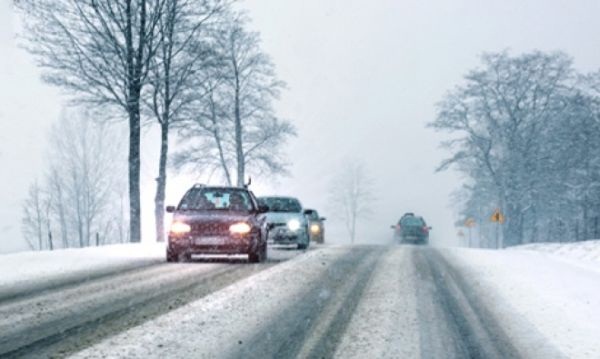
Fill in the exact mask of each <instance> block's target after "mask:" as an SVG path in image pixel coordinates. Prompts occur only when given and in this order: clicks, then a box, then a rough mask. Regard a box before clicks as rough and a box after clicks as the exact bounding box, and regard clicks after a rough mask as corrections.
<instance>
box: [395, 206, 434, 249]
mask: <svg viewBox="0 0 600 359" xmlns="http://www.w3.org/2000/svg"><path fill="white" fill-rule="evenodd" d="M392 229H394V239H395V240H396V241H398V242H400V243H413V244H428V243H429V231H430V230H431V227H429V226H428V225H427V223H425V220H424V219H423V217H420V216H415V215H414V213H410V212H409V213H405V214H404V215H403V216H402V218H400V220H399V221H398V223H397V224H396V225H394V226H392Z"/></svg>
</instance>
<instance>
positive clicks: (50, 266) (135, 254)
mask: <svg viewBox="0 0 600 359" xmlns="http://www.w3.org/2000/svg"><path fill="white" fill-rule="evenodd" d="M164 256H165V245H164V244H133V243H131V244H115V245H108V246H101V247H88V248H73V249H61V250H56V251H38V252H18V253H11V254H1V255H0V299H2V298H6V297H10V296H11V295H13V294H16V293H23V292H28V291H33V290H38V289H40V288H45V287H52V286H56V285H61V284H64V283H68V282H72V281H76V280H81V279H86V278H88V277H89V278H91V277H98V276H101V275H104V274H109V273H113V272H118V271H123V270H127V269H133V268H137V267H141V266H144V265H149V264H152V263H157V262H160V261H164Z"/></svg>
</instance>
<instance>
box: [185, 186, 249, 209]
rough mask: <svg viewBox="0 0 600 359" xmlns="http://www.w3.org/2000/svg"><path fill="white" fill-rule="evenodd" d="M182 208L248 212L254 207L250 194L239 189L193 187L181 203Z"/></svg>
mask: <svg viewBox="0 0 600 359" xmlns="http://www.w3.org/2000/svg"><path fill="white" fill-rule="evenodd" d="M179 209H180V210H205V211H210V210H226V211H234V212H240V211H241V212H248V211H251V210H252V209H253V204H252V200H251V198H250V196H249V194H248V193H247V192H246V191H243V190H237V189H228V188H225V189H222V188H218V189H211V188H202V189H193V190H191V191H189V192H188V193H187V194H186V195H185V196H184V197H183V199H182V200H181V203H180V204H179Z"/></svg>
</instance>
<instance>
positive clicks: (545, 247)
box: [508, 240, 600, 271]
mask: <svg viewBox="0 0 600 359" xmlns="http://www.w3.org/2000/svg"><path fill="white" fill-rule="evenodd" d="M508 249H509V250H511V251H512V250H526V251H536V252H541V253H545V254H548V255H549V256H550V257H551V258H555V259H560V260H563V261H567V262H569V263H571V264H575V265H578V266H582V267H586V268H588V269H593V270H598V271H600V240H589V241H582V242H569V243H531V244H524V245H520V246H516V247H510V248H508Z"/></svg>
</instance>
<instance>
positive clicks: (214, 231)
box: [192, 223, 229, 236]
mask: <svg viewBox="0 0 600 359" xmlns="http://www.w3.org/2000/svg"><path fill="white" fill-rule="evenodd" d="M192 234H194V235H199V236H227V235H229V224H227V223H200V224H193V225H192Z"/></svg>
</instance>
